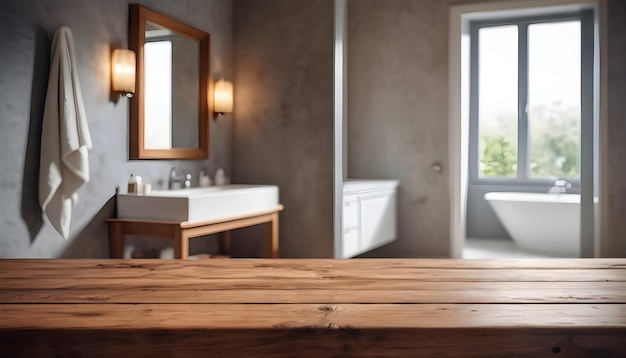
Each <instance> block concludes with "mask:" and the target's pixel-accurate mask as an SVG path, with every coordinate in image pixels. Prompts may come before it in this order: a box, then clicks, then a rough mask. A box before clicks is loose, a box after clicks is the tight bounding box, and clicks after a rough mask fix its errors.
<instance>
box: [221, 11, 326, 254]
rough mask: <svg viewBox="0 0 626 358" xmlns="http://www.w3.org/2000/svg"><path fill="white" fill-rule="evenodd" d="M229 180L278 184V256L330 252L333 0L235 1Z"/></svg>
mask: <svg viewBox="0 0 626 358" xmlns="http://www.w3.org/2000/svg"><path fill="white" fill-rule="evenodd" d="M234 14H235V15H234V19H235V20H234V23H235V68H236V75H235V83H234V85H235V103H234V111H235V113H234V116H235V118H236V120H235V123H234V136H233V167H234V174H235V175H234V178H235V180H236V181H237V182H240V183H258V184H263V183H268V184H278V185H279V187H280V197H281V202H282V203H283V204H284V205H285V210H284V211H283V212H282V213H281V218H280V219H281V225H280V235H281V242H280V255H281V257H332V254H333V40H334V37H333V1H332V0H307V1H294V0H236V1H235V9H234Z"/></svg>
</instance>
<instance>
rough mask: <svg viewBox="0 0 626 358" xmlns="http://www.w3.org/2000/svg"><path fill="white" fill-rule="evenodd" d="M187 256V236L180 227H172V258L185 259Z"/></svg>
mask: <svg viewBox="0 0 626 358" xmlns="http://www.w3.org/2000/svg"><path fill="white" fill-rule="evenodd" d="M188 257H189V238H188V237H187V235H185V232H184V230H183V229H181V228H180V227H178V228H176V229H174V258H175V259H186V258H188Z"/></svg>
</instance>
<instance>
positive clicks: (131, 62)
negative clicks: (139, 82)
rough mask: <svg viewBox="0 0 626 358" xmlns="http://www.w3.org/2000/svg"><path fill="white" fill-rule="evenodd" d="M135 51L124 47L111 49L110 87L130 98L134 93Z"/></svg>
mask: <svg viewBox="0 0 626 358" xmlns="http://www.w3.org/2000/svg"><path fill="white" fill-rule="evenodd" d="M135 67H136V60H135V52H134V51H131V50H126V49H116V50H113V54H112V55H111V88H112V90H113V91H115V92H121V93H122V94H123V95H124V96H126V97H128V98H130V97H132V96H133V94H134V93H135Z"/></svg>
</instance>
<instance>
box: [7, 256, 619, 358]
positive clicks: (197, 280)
mask: <svg viewBox="0 0 626 358" xmlns="http://www.w3.org/2000/svg"><path fill="white" fill-rule="evenodd" d="M0 317H1V319H0V356H2V354H1V353H2V351H3V349H4V350H5V351H6V352H11V353H15V354H22V353H24V354H26V353H31V354H43V355H47V354H48V353H50V354H57V353H58V352H70V353H72V352H73V353H76V352H82V353H86V352H91V353H93V354H95V355H96V356H97V355H100V354H102V355H109V356H110V355H111V354H113V355H119V354H121V353H124V354H127V355H132V354H131V353H132V352H135V353H136V351H134V350H133V349H140V348H141V349H142V350H141V352H144V353H147V352H151V353H150V354H151V355H152V354H154V353H155V352H156V353H159V352H160V353H161V355H169V356H171V355H174V356H175V355H180V356H189V355H194V354H200V353H202V354H209V353H216V352H218V350H217V349H219V352H221V353H222V354H221V355H222V356H223V355H235V356H243V355H240V354H235V352H238V353H241V354H243V353H245V354H244V355H245V356H255V355H268V354H269V355H271V356H280V355H283V356H294V355H296V356H308V355H309V354H310V355H316V356H320V355H322V356H332V355H335V354H337V355H346V354H347V355H358V356H362V355H374V356H375V355H379V356H380V355H384V356H415V354H417V353H420V354H429V355H437V354H443V355H445V356H454V355H457V356H472V355H474V356H485V355H487V356H488V355H502V354H522V355H526V354H529V355H537V354H539V355H541V354H548V353H549V354H550V355H552V354H555V352H556V353H560V352H563V353H567V354H566V355H567V356H572V355H574V356H576V355H581V356H587V355H588V354H591V353H594V352H595V353H597V352H600V353H606V354H609V356H610V355H613V354H618V355H619V354H622V355H624V356H626V259H551V260H548V259H542V260H451V259H357V260H330V259H234V260H184V261H183V260H82V259H81V260H30V259H24V260H0ZM68 332H72V333H71V334H69V333H68ZM155 332H156V333H155ZM452 334H453V335H455V336H454V337H457V338H451V337H452V336H451V335H452ZM68 337H71V338H68ZM77 337H83V339H80V340H79V339H78V338H77ZM94 337H98V338H97V339H95V338H94ZM163 337H168V338H167V339H164V338H163ZM26 340H28V342H29V343H25V342H26ZM33 342H37V343H33ZM112 342H114V343H112ZM146 346H149V348H150V349H148V348H147V347H146ZM133 347H134V348H133ZM472 347H473V349H472ZM486 347H489V348H488V349H489V350H486V351H485V349H486ZM59 349H60V350H59ZM129 349H130V350H129ZM157 349H158V350H157ZM294 349H296V351H297V352H299V353H298V354H295V353H294V352H296V351H294ZM620 349H621V350H620ZM151 350H154V351H151ZM557 351H558V352H557ZM55 352H56V353H55ZM98 353H100V354H98ZM595 353H594V354H595ZM68 354H69V353H68ZM124 354H122V355H124ZM157 355H159V354H157ZM61 356H62V355H61ZM605 356H606V355H605Z"/></svg>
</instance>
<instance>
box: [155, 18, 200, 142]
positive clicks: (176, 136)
mask: <svg viewBox="0 0 626 358" xmlns="http://www.w3.org/2000/svg"><path fill="white" fill-rule="evenodd" d="M145 36H146V40H145V44H144V63H143V65H144V71H145V78H144V86H145V87H144V88H145V116H146V119H147V120H146V121H145V123H144V133H145V139H144V148H146V149H171V148H174V147H183V148H185V147H187V148H194V147H197V146H198V136H197V120H198V107H197V104H196V101H197V98H198V96H199V95H200V94H199V92H198V81H199V79H200V77H199V76H200V73H199V70H198V68H199V66H198V65H199V64H198V42H197V41H195V40H193V39H190V38H188V37H185V36H181V35H178V34H176V33H173V32H172V31H171V30H169V29H167V28H164V27H163V26H160V25H158V24H155V23H153V22H150V21H148V22H146V31H145ZM173 88H176V91H173V90H172V89H173Z"/></svg>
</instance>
